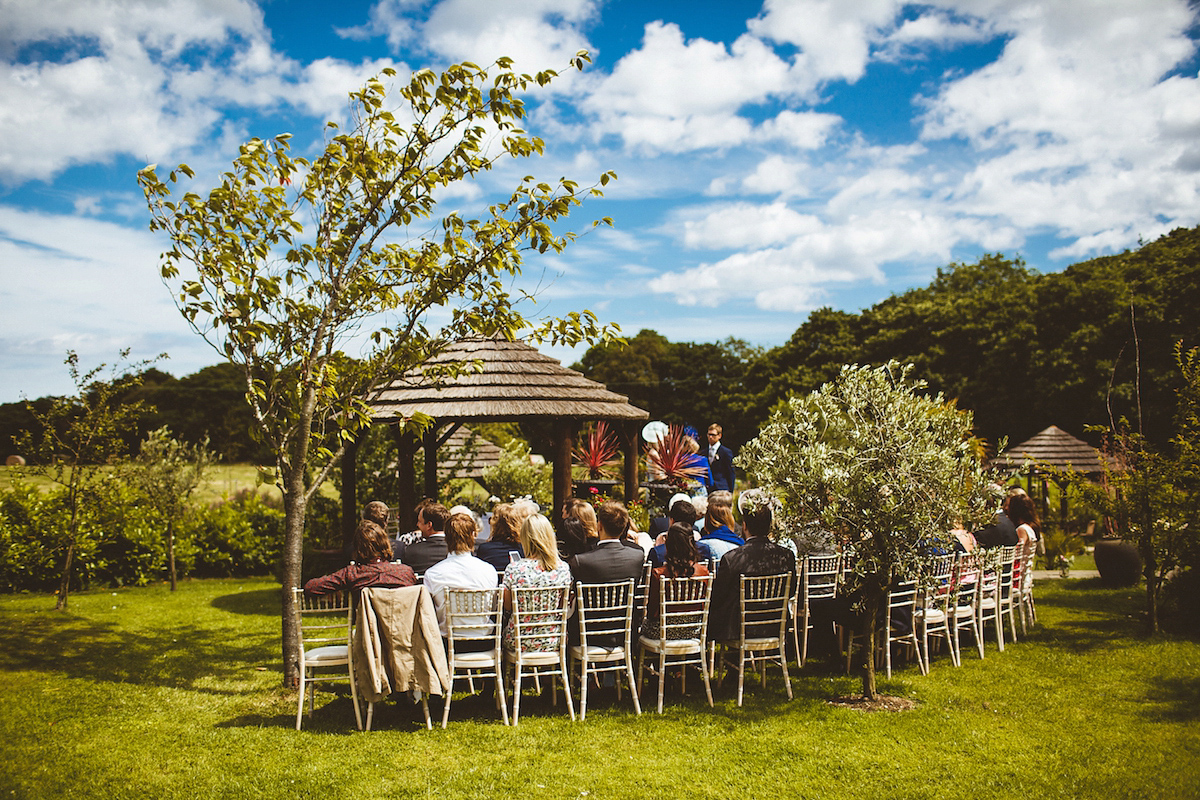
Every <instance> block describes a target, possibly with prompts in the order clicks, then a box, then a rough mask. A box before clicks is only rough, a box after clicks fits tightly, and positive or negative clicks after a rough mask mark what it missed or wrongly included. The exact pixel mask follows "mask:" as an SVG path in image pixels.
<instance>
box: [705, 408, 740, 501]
mask: <svg viewBox="0 0 1200 800" xmlns="http://www.w3.org/2000/svg"><path fill="white" fill-rule="evenodd" d="M708 467H709V469H711V470H712V480H713V485H712V490H711V491H713V492H721V491H725V492H732V491H733V484H734V477H733V451H732V450H730V449H729V448H728V447H726V446H725V445H723V444H721V426H720V425H718V424H717V423H715V422H714V423H713V424H712V425H709V426H708Z"/></svg>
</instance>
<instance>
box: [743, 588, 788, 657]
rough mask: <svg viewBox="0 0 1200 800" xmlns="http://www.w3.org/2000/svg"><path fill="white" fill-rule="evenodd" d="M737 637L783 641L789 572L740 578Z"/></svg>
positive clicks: (786, 618) (785, 627)
mask: <svg viewBox="0 0 1200 800" xmlns="http://www.w3.org/2000/svg"><path fill="white" fill-rule="evenodd" d="M741 581H742V596H741V638H742V641H743V642H744V641H746V640H747V639H778V640H780V641H782V640H783V637H784V632H785V631H786V630H787V620H788V600H789V599H790V598H791V595H792V573H790V572H784V573H780V574H778V575H761V576H751V575H743V576H741Z"/></svg>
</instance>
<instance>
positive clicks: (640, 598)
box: [633, 559, 654, 620]
mask: <svg viewBox="0 0 1200 800" xmlns="http://www.w3.org/2000/svg"><path fill="white" fill-rule="evenodd" d="M653 569H654V565H653V564H651V563H650V560H649V559H647V560H646V561H645V563H643V564H642V579H641V581H639V582H638V585H637V586H635V587H634V588H633V616H634V619H637V620H643V619H645V618H646V600H647V597H648V596H649V594H650V573H651V572H652V571H653Z"/></svg>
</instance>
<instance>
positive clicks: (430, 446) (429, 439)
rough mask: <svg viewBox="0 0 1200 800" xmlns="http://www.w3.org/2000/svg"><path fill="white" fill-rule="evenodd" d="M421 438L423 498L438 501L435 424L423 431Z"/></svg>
mask: <svg viewBox="0 0 1200 800" xmlns="http://www.w3.org/2000/svg"><path fill="white" fill-rule="evenodd" d="M421 438H422V440H423V441H422V443H421V446H422V447H423V448H424V449H425V496H426V497H429V498H432V499H433V500H440V499H441V498H439V497H438V479H437V464H438V435H437V423H434V424H433V425H430V426H429V427H428V428H427V429H426V430H425V435H424V436H423V437H421Z"/></svg>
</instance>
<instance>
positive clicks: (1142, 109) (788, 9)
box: [0, 0, 1200, 402]
mask: <svg viewBox="0 0 1200 800" xmlns="http://www.w3.org/2000/svg"><path fill="white" fill-rule="evenodd" d="M1197 22H1198V21H1197V18H1196V15H1195V12H1194V11H1191V10H1189V8H1188V4H1187V3H1186V1H1185V0H1058V1H1057V2H1049V1H1044V2H1022V1H1021V0H944V1H943V0H936V1H935V2H926V3H921V4H910V3H904V2H898V1H897V0H856V1H855V2H846V1H844V0H766V2H761V3H756V2H733V1H725V2H715V1H713V0H708V1H707V2H706V1H703V0H690V1H689V2H634V1H631V0H611V1H610V2H603V1H602V0H510V1H509V2H496V1H495V0H438V1H434V0H381V1H380V2H376V3H366V2H363V3H354V2H344V3H336V4H335V3H328V2H324V0H320V1H318V0H302V1H296V2H292V1H290V0H270V1H269V2H263V3H254V2H249V1H248V0H158V1H155V0H141V1H140V2H139V1H136V0H89V1H88V2H78V1H77V0H12V1H11V2H5V3H2V4H0V58H2V61H0V269H2V270H3V280H2V281H0V309H2V313H0V378H2V380H0V402H10V401H14V400H17V399H19V398H20V397H21V396H28V397H31V398H32V397H38V396H41V395H43V394H48V393H57V392H64V391H66V390H68V389H69V385H68V382H67V373H66V370H65V368H64V367H63V365H62V361H63V358H64V355H65V351H66V350H67V349H68V348H71V349H74V350H76V351H78V352H79V353H80V356H81V359H82V362H83V363H84V364H85V365H90V364H95V363H98V362H100V361H111V360H112V359H113V358H114V357H115V355H116V354H117V352H118V351H119V350H121V349H122V348H126V347H128V348H131V350H132V356H133V357H134V358H146V357H150V356H153V355H155V354H157V353H159V352H162V351H166V352H168V353H169V354H170V360H169V361H166V362H164V363H163V364H162V365H161V366H162V367H163V368H165V369H167V370H168V371H171V372H173V373H174V374H176V375H183V374H187V373H189V372H192V371H195V370H196V369H198V368H200V367H202V366H205V365H208V364H211V363H215V362H216V361H217V360H219V357H218V356H217V354H216V353H215V352H213V351H212V350H211V349H209V348H208V346H207V345H206V344H205V343H204V342H203V341H202V340H201V339H200V338H199V337H198V336H196V335H195V334H193V333H192V332H191V331H190V329H189V328H188V327H187V325H186V324H185V322H184V321H183V319H182V318H181V317H180V316H179V314H178V312H177V311H176V310H175V308H174V305H173V303H172V300H171V294H170V292H169V291H168V289H167V288H166V287H164V286H163V284H162V282H161V281H160V280H159V278H158V277H157V276H158V269H157V267H158V255H159V253H160V252H161V251H162V250H164V249H165V248H166V242H165V240H163V239H162V238H160V237H159V236H157V235H155V234H151V233H150V232H149V230H148V228H147V222H148V215H147V212H146V209H145V203H144V201H143V199H142V197H141V195H140V192H139V191H138V188H137V186H136V182H135V175H136V172H137V170H138V169H139V168H140V167H142V166H144V165H145V164H147V163H158V164H160V165H162V166H170V165H174V164H175V163H178V162H181V161H183V162H187V163H189V164H190V165H191V166H192V167H193V168H195V169H196V170H197V173H198V175H197V179H198V188H207V187H209V186H211V185H212V184H213V182H214V180H215V176H216V175H217V174H218V173H219V172H220V170H221V169H223V168H224V167H225V165H227V164H228V162H229V161H230V159H231V158H232V157H233V156H234V155H235V153H236V149H237V146H238V144H240V143H241V142H243V141H245V140H246V139H248V138H250V137H252V136H263V137H265V136H270V135H273V134H275V133H279V132H282V131H289V132H292V133H293V134H295V139H294V141H293V144H294V148H295V149H296V150H298V151H300V152H301V153H312V152H315V150H316V149H317V148H319V146H320V142H321V128H322V124H323V122H324V121H325V120H327V119H335V120H336V119H344V118H345V114H346V108H347V107H346V102H345V97H346V93H347V92H348V91H349V90H350V89H352V88H354V87H355V86H357V85H360V84H361V83H362V82H363V81H364V80H365V79H366V78H367V77H369V76H371V75H372V74H375V73H376V72H378V70H380V69H381V68H383V67H385V66H392V67H395V68H396V69H397V70H398V71H399V73H400V74H401V75H402V76H403V75H407V74H408V73H409V72H410V71H411V70H414V69H420V68H423V67H432V68H438V67H442V66H445V65H447V64H450V63H454V62H457V61H460V60H471V61H474V62H476V63H480V64H485V63H490V62H491V61H492V60H493V59H494V58H496V57H497V56H500V55H508V56H511V57H513V58H515V59H516V60H517V66H518V67H519V68H520V69H522V70H526V71H535V70H538V69H544V68H556V69H560V71H562V72H563V73H564V74H563V76H562V78H561V79H560V80H559V81H556V82H555V83H554V84H553V85H552V87H551V88H550V90H549V91H546V92H541V93H537V94H534V95H531V96H530V97H529V103H530V105H531V108H532V115H531V119H530V125H529V128H530V129H531V130H532V131H533V132H535V133H537V134H538V135H541V136H543V137H544V138H545V139H546V140H547V143H548V147H547V152H546V155H545V156H544V157H543V158H541V159H537V160H535V161H533V162H521V163H517V164H513V165H511V166H509V167H507V168H503V169H498V170H496V171H494V172H493V173H491V174H489V175H488V176H486V178H485V179H483V180H481V181H479V182H478V183H477V184H476V185H473V186H470V187H465V188H464V189H463V190H462V191H461V192H459V193H457V194H456V195H455V196H454V197H452V198H448V199H447V202H448V203H452V204H453V207H455V208H473V207H478V206H481V205H483V204H485V203H486V202H487V201H488V200H489V199H490V198H494V197H496V196H497V194H498V193H500V192H503V191H504V190H505V189H506V188H511V187H512V186H513V185H514V184H515V178H517V177H519V176H520V175H522V174H525V173H533V174H536V175H538V176H539V177H542V178H545V179H556V178H558V177H561V176H567V177H570V178H573V179H576V180H578V181H580V182H581V183H585V184H586V183H590V182H591V181H593V180H594V179H595V178H596V177H597V176H598V175H599V174H600V173H601V172H603V171H605V170H609V169H611V170H615V171H616V172H617V173H618V175H619V177H620V179H619V180H618V182H617V183H616V184H611V185H610V187H609V189H608V190H607V192H606V197H605V198H603V199H602V200H599V201H595V202H589V203H586V204H585V205H584V206H583V207H582V208H580V209H578V210H577V211H576V213H575V215H573V217H572V225H571V226H570V227H572V228H573V229H576V230H583V229H585V228H587V227H588V224H589V223H590V221H591V220H592V219H594V218H597V217H600V216H611V217H612V218H613V220H614V222H615V228H614V229H613V230H611V231H607V230H601V231H597V232H592V233H590V234H588V235H587V236H584V237H582V238H581V239H580V240H579V241H578V242H577V243H576V244H575V245H573V246H572V247H570V248H568V250H567V251H565V252H564V253H563V254H561V255H558V256H554V257H550V258H544V257H536V258H530V259H528V260H527V262H526V265H525V270H526V278H527V281H528V282H529V283H530V284H531V285H532V284H533V283H535V282H536V283H539V284H540V285H542V286H543V290H542V292H541V294H540V295H539V301H538V305H537V307H536V308H531V309H528V310H529V312H530V313H532V314H533V315H535V316H537V315H542V314H552V315H561V314H565V313H567V312H568V311H572V310H576V309H580V308H591V309H593V310H595V311H596V312H597V313H598V315H599V316H600V317H601V319H603V320H605V321H611V322H616V323H618V324H620V325H621V326H622V328H623V329H624V330H625V331H626V332H627V333H630V334H633V333H636V332H637V331H638V330H639V329H640V328H643V327H650V328H654V329H656V330H658V331H659V332H660V333H662V334H664V335H666V336H667V337H668V338H670V339H672V340H688V341H715V340H718V339H723V338H725V337H728V336H736V337H740V338H742V339H745V340H747V341H749V342H751V343H753V344H761V345H766V346H770V345H775V344H779V343H782V342H783V341H785V340H786V339H787V338H788V336H790V334H791V333H792V332H793V331H794V330H795V329H796V327H798V326H799V325H800V324H801V323H802V322H803V321H804V319H805V317H806V316H807V314H808V312H809V311H811V310H812V309H814V308H817V307H820V306H823V305H830V306H833V307H836V308H843V309H847V310H852V311H854V310H858V309H861V308H863V307H865V306H869V305H871V304H872V303H875V302H877V301H878V300H880V299H882V298H884V297H886V296H887V295H888V294H890V293H892V292H895V291H902V290H903V289H905V288H908V287H911V286H917V285H923V284H925V283H926V282H927V281H928V280H929V279H930V277H931V276H932V275H933V273H934V272H935V270H936V269H937V268H938V267H940V266H944V265H946V264H947V263H949V262H951V261H960V260H963V261H973V260H976V259H978V258H979V257H980V256H981V255H982V254H984V253H986V252H998V251H999V252H1004V253H1006V254H1009V255H1020V256H1022V257H1023V258H1025V259H1026V261H1027V262H1028V263H1029V264H1030V265H1031V266H1033V267H1035V268H1037V269H1040V270H1043V271H1049V270H1055V269H1061V268H1062V267H1064V266H1065V265H1067V264H1069V263H1072V262H1074V261H1078V260H1082V259H1085V258H1089V257H1092V256H1095V255H1102V254H1105V253H1111V252H1118V251H1120V250H1122V249H1124V248H1127V247H1134V246H1136V245H1137V242H1138V240H1139V238H1140V239H1143V240H1150V239H1153V238H1155V237H1157V236H1159V235H1161V234H1162V233H1165V232H1166V231H1168V230H1170V229H1172V228H1174V227H1179V226H1187V227H1190V226H1194V225H1196V224H1197V223H1200V196H1198V195H1200V83H1198V77H1197V66H1198V63H1200V62H1198V59H1197V47H1196V45H1197V34H1198V28H1197ZM579 49H587V50H589V51H590V52H591V53H592V54H593V59H594V61H593V64H592V65H591V66H590V67H589V68H587V69H586V70H585V71H584V72H582V73H574V72H572V71H569V70H567V69H566V64H567V61H568V59H569V58H570V56H571V55H573V54H574V53H575V51H576V50H579ZM548 352H550V353H551V354H552V355H554V356H556V357H559V358H562V359H563V360H564V361H566V362H567V363H570V362H571V361H572V360H573V359H574V358H575V357H576V355H577V354H578V353H579V352H581V351H579V350H577V351H568V350H565V349H563V350H552V349H548Z"/></svg>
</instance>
